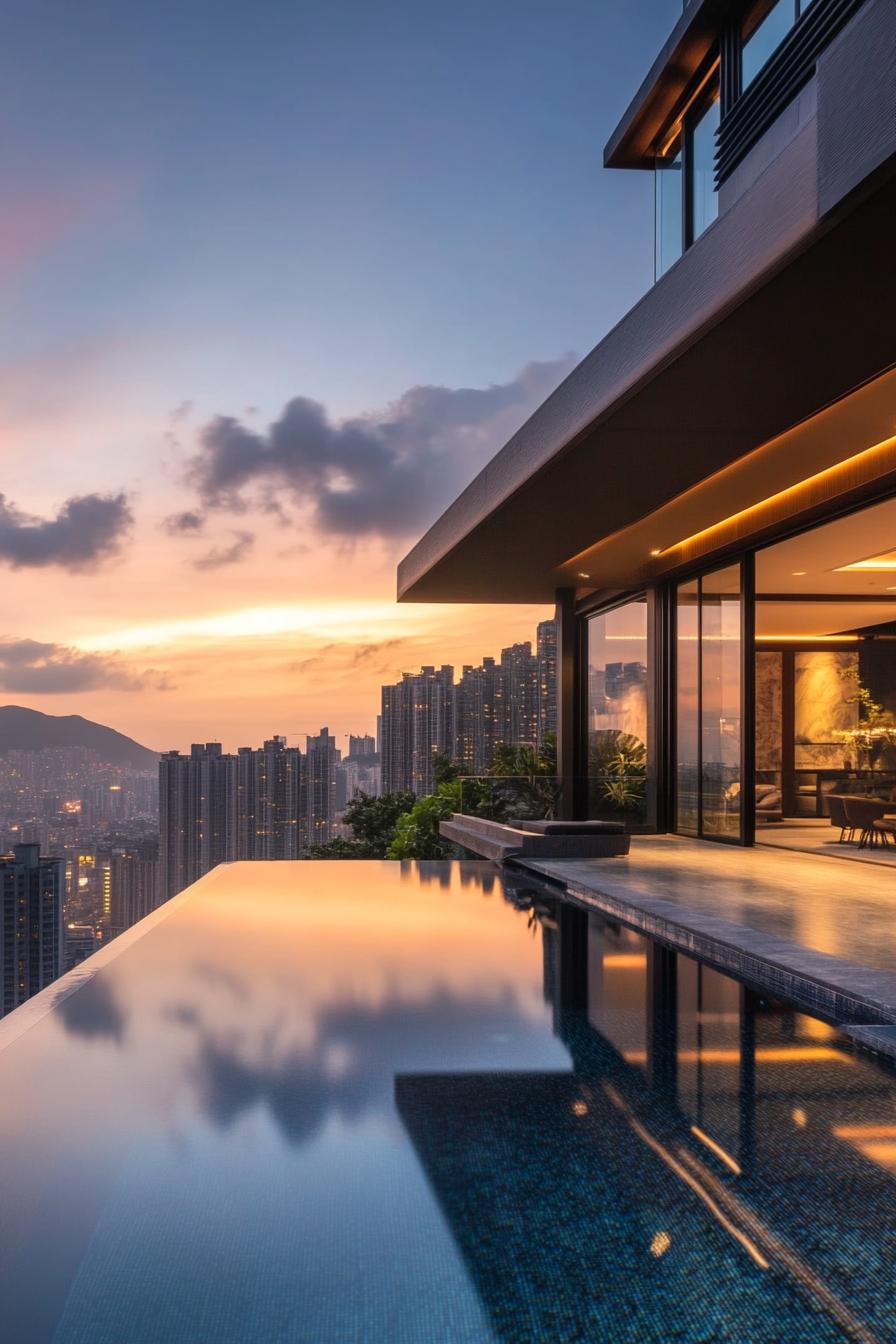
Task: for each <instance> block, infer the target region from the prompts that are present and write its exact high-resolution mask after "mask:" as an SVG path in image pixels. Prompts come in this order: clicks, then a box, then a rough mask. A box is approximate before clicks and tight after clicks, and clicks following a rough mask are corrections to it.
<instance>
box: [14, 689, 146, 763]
mask: <svg viewBox="0 0 896 1344" xmlns="http://www.w3.org/2000/svg"><path fill="white" fill-rule="evenodd" d="M45 747H90V748H91V749H92V750H93V751H95V752H96V753H97V755H98V756H99V757H100V759H101V760H102V761H105V762H108V763H109V764H111V765H127V766H130V767H131V769H132V770H155V769H156V767H157V765H158V763H159V753H158V752H157V751H150V750H149V748H148V747H141V745H140V743H139V742H135V741H134V739H133V738H132V737H125V736H124V734H123V733H117V732H116V731H115V729H114V728H106V727H105V725H104V724H102V723H93V722H91V720H90V719H84V718H82V717H81V715H80V714H41V713H40V711H39V710H37V709H25V708H24V706H22V705H0V755H2V754H3V753H4V752H7V751H12V750H14V749H15V750H18V751H42V750H43V749H44V748H45Z"/></svg>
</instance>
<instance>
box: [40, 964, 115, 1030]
mask: <svg viewBox="0 0 896 1344" xmlns="http://www.w3.org/2000/svg"><path fill="white" fill-rule="evenodd" d="M56 1011H57V1013H58V1015H59V1020H60V1021H61V1022H62V1025H63V1026H64V1027H65V1030H66V1031H68V1032H70V1033H71V1034H72V1035H73V1036H86V1037H87V1038H88V1039H100V1038H102V1037H107V1038H108V1039H110V1040H114V1041H121V1040H123V1039H124V1034H125V1027H126V1025H127V1015H126V1013H125V1012H124V1011H123V1009H122V1007H121V1005H120V1004H119V1003H118V1000H117V999H116V998H115V995H114V994H113V993H112V990H111V989H110V988H109V986H108V984H107V983H106V981H105V979H104V978H103V977H102V976H100V975H94V976H93V977H92V978H91V979H90V980H88V981H87V983H86V984H84V985H82V986H81V988H80V989H76V990H75V991H74V993H72V994H68V995H67V996H66V997H65V998H63V999H62V1000H61V1001H60V1002H59V1004H58V1006H57V1009H56Z"/></svg>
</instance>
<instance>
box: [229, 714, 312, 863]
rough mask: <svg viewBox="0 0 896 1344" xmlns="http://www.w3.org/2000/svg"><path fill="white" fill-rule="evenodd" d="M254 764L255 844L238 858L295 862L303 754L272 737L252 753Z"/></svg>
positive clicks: (298, 847) (284, 741)
mask: <svg viewBox="0 0 896 1344" xmlns="http://www.w3.org/2000/svg"><path fill="white" fill-rule="evenodd" d="M252 755H253V757H254V763H255V788H254V797H255V842H254V847H253V852H252V853H251V854H248V853H247V854H239V853H237V856H236V857H238V858H254V859H295V858H298V856H299V853H300V852H301V839H300V833H299V818H300V794H301V788H302V753H301V752H300V751H299V748H298V747H288V746H287V745H286V738H285V737H273V738H270V739H269V740H268V741H267V742H265V744H264V746H263V747H262V748H261V750H260V751H256V752H253V753H252Z"/></svg>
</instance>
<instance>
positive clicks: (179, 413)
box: [168, 400, 193, 425]
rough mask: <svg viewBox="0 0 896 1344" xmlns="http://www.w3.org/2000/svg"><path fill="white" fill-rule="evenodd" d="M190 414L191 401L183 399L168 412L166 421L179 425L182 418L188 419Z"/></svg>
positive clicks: (191, 410)
mask: <svg viewBox="0 0 896 1344" xmlns="http://www.w3.org/2000/svg"><path fill="white" fill-rule="evenodd" d="M192 414H193V403H192V401H190V400H185V401H182V402H180V403H179V404H178V405H177V406H175V407H174V410H173V411H171V412H170V413H169V415H168V421H169V423H170V424H172V425H179V424H182V422H183V421H184V420H189V418H190V416H191V415H192Z"/></svg>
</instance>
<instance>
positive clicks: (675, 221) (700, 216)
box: [654, 80, 720, 279]
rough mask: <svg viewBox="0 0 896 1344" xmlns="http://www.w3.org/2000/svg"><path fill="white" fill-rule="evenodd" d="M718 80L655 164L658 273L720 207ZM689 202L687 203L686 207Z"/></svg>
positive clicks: (685, 119)
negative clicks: (717, 133)
mask: <svg viewBox="0 0 896 1344" xmlns="http://www.w3.org/2000/svg"><path fill="white" fill-rule="evenodd" d="M719 106H720V105H719V86H718V80H715V82H714V83H713V84H712V85H711V86H710V91H709V94H708V95H707V93H706V91H704V92H703V94H702V95H701V96H700V97H699V98H698V99H697V100H696V101H695V103H694V105H693V107H692V108H691V109H690V111H689V112H688V113H687V114H686V116H685V118H684V122H683V125H682V128H681V129H680V131H679V133H678V135H677V137H673V139H672V140H671V141H670V143H669V144H668V146H667V147H666V149H665V152H664V154H663V156H662V157H660V158H657V160H656V164H655V169H656V171H655V174H654V178H655V194H656V250H655V251H656V278H657V279H659V278H660V276H661V275H664V274H665V272H666V271H667V270H668V269H669V267H670V266H671V265H672V264H673V263H674V262H676V261H677V260H678V258H679V257H680V256H681V255H682V253H683V251H684V249H685V248H686V247H689V246H690V245H691V243H693V242H696V240H697V239H698V238H699V237H700V235H701V234H702V233H703V232H704V230H705V229H707V228H708V227H709V225H710V224H711V223H712V222H713V220H714V219H715V218H716V217H717V215H718V213H719V197H718V192H717V191H716V179H715V157H716V132H717V131H718V129H719ZM685 206H687V208H685Z"/></svg>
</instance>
